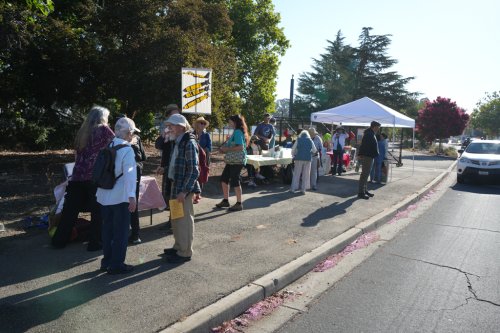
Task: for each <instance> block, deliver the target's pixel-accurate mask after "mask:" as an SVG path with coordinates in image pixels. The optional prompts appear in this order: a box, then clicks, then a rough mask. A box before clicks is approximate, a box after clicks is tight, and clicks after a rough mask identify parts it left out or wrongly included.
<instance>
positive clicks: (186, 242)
mask: <svg viewBox="0 0 500 333" xmlns="http://www.w3.org/2000/svg"><path fill="white" fill-rule="evenodd" d="M172 231H173V233H174V240H175V243H174V246H173V248H174V249H176V250H177V255H179V256H181V257H191V256H192V255H193V238H194V207H193V193H189V194H188V195H187V196H186V200H185V201H184V217H181V218H180V219H175V220H172Z"/></svg>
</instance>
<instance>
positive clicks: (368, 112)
mask: <svg viewBox="0 0 500 333" xmlns="http://www.w3.org/2000/svg"><path fill="white" fill-rule="evenodd" d="M374 120H375V121H378V122H379V123H380V124H381V125H382V127H404V128H415V120H413V119H411V118H409V117H407V116H405V115H404V114H401V113H399V112H397V111H395V110H393V109H391V108H390V107H387V106H385V105H383V104H380V103H379V102H376V101H374V100H373V99H371V98H368V97H363V98H361V99H358V100H355V101H353V102H350V103H347V104H344V105H340V106H337V107H334V108H332V109H328V110H325V111H319V112H313V113H311V121H312V122H318V123H327V124H337V125H339V124H342V125H343V126H358V127H369V126H370V123H371V122H372V121H374Z"/></svg>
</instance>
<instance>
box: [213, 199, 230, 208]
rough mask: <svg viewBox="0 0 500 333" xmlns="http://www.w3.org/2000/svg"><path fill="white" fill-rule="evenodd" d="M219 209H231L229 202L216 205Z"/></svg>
mask: <svg viewBox="0 0 500 333" xmlns="http://www.w3.org/2000/svg"><path fill="white" fill-rule="evenodd" d="M215 207H217V208H228V207H229V201H227V200H222V201H221V202H219V203H218V204H216V205H215Z"/></svg>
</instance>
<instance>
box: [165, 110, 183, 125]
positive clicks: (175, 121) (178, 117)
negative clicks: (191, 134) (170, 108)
mask: <svg viewBox="0 0 500 333" xmlns="http://www.w3.org/2000/svg"><path fill="white" fill-rule="evenodd" d="M165 122H166V123H167V124H172V125H180V126H183V127H187V126H188V122H187V119H186V118H185V117H184V116H183V115H182V114H178V113H176V114H173V115H171V116H170V117H168V119H167V120H166V121H165Z"/></svg>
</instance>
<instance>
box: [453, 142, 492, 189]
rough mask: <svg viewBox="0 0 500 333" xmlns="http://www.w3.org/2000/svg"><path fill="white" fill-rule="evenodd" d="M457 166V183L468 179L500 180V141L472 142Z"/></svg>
mask: <svg viewBox="0 0 500 333" xmlns="http://www.w3.org/2000/svg"><path fill="white" fill-rule="evenodd" d="M459 153H462V155H461V156H460V158H459V159H458V164H457V183H463V182H465V180H467V179H469V178H470V179H486V180H489V179H492V180H500V140H477V141H471V142H470V143H469V145H468V146H467V148H466V149H465V150H464V151H463V152H461V150H459Z"/></svg>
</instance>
